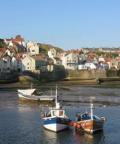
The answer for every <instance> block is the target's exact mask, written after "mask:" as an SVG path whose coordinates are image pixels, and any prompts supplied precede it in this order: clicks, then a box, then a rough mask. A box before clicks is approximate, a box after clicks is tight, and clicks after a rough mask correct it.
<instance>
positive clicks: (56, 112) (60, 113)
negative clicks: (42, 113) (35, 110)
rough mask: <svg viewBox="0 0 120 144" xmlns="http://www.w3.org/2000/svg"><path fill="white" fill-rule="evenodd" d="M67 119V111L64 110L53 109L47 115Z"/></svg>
mask: <svg viewBox="0 0 120 144" xmlns="http://www.w3.org/2000/svg"><path fill="white" fill-rule="evenodd" d="M55 116H57V117H65V111H64V110H63V109H53V110H51V111H50V112H48V113H47V114H46V117H55Z"/></svg>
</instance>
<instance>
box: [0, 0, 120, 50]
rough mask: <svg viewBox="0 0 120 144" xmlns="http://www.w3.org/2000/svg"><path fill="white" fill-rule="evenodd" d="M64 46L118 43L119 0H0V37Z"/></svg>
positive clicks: (119, 36) (119, 28)
mask: <svg viewBox="0 0 120 144" xmlns="http://www.w3.org/2000/svg"><path fill="white" fill-rule="evenodd" d="M18 34H20V35H22V36H23V37H24V39H25V40H32V41H36V42H40V43H46V44H52V45H55V46H58V47H61V48H63V49H65V50H67V49H77V48H81V47H120V0H0V38H10V37H14V36H16V35H18Z"/></svg>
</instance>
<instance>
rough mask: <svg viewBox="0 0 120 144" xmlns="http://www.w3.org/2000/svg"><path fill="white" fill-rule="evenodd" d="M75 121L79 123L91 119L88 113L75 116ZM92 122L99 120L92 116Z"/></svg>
mask: <svg viewBox="0 0 120 144" xmlns="http://www.w3.org/2000/svg"><path fill="white" fill-rule="evenodd" d="M76 117H77V121H81V120H90V119H91V115H90V113H83V114H81V115H80V114H77V115H76ZM93 120H100V118H99V117H97V116H96V115H93Z"/></svg>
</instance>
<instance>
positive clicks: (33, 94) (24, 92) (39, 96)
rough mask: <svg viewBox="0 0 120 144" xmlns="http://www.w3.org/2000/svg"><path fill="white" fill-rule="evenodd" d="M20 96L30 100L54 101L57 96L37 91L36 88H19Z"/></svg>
mask: <svg viewBox="0 0 120 144" xmlns="http://www.w3.org/2000/svg"><path fill="white" fill-rule="evenodd" d="M17 93H18V97H19V98H20V99H22V100H30V101H54V100H55V96H53V95H44V94H43V93H42V92H37V90H36V89H34V88H30V89H18V90H17Z"/></svg>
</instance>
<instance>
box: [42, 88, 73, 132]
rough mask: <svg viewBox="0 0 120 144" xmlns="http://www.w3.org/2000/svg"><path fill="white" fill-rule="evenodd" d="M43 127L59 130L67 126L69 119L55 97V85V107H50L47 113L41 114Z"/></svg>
mask: <svg viewBox="0 0 120 144" xmlns="http://www.w3.org/2000/svg"><path fill="white" fill-rule="evenodd" d="M42 119H43V127H44V128H45V129H48V130H51V131H54V132H59V131H62V130H65V129H67V128H68V123H69V122H70V119H69V118H68V117H67V116H66V114H65V110H64V109H62V107H61V106H60V103H59V102H58V98H57V87H56V99H55V108H52V109H51V110H50V111H49V112H48V113H45V114H44V116H43V118H42Z"/></svg>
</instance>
